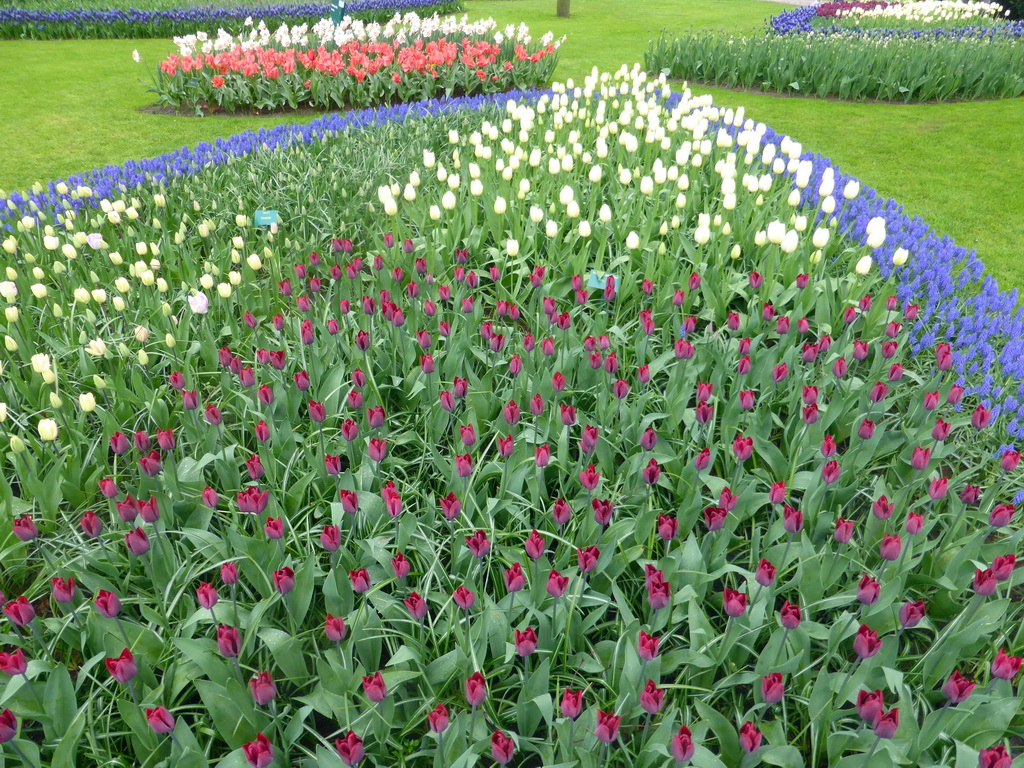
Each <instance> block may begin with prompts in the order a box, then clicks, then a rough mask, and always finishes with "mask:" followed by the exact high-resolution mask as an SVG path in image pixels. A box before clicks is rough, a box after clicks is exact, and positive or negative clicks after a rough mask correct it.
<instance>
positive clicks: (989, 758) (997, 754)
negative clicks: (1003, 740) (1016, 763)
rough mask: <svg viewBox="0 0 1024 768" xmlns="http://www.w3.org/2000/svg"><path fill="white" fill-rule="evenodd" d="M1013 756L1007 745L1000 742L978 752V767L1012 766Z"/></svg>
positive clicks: (1008, 767) (1002, 767)
mask: <svg viewBox="0 0 1024 768" xmlns="http://www.w3.org/2000/svg"><path fill="white" fill-rule="evenodd" d="M1012 765H1013V758H1012V757H1011V756H1010V753H1009V752H1007V751H1006V747H1004V746H1003V745H1002V744H998V745H996V746H994V747H990V748H989V749H983V750H981V751H980V752H979V753H978V768H1011V766H1012Z"/></svg>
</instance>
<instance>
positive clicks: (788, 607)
mask: <svg viewBox="0 0 1024 768" xmlns="http://www.w3.org/2000/svg"><path fill="white" fill-rule="evenodd" d="M801 621H803V614H802V612H801V610H800V606H799V605H793V604H792V603H791V602H789V600H786V601H785V602H784V603H783V604H782V608H781V609H780V610H779V623H780V624H782V626H783V627H785V628H786V629H796V628H797V627H799V626H800V622H801Z"/></svg>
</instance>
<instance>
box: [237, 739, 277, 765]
mask: <svg viewBox="0 0 1024 768" xmlns="http://www.w3.org/2000/svg"><path fill="white" fill-rule="evenodd" d="M242 752H243V754H244V755H245V759H246V761H248V763H249V765H251V766H252V768H267V766H268V765H270V764H271V763H272V762H274V748H273V747H272V746H271V745H270V740H269V739H268V738H267V737H266V736H264V735H263V734H262V733H259V734H256V740H255V741H250V742H249V743H247V744H244V745H242Z"/></svg>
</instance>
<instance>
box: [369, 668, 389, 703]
mask: <svg viewBox="0 0 1024 768" xmlns="http://www.w3.org/2000/svg"><path fill="white" fill-rule="evenodd" d="M363 690H364V691H365V692H366V698H368V699H369V700H370V701H372V702H374V703H375V704H376V703H379V702H381V701H384V699H386V698H387V696H388V689H387V686H386V685H385V684H384V678H383V677H382V676H381V674H380V672H374V673H373V674H372V675H370V676H369V677H365V676H364V677H363Z"/></svg>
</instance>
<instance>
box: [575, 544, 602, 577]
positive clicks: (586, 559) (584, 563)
mask: <svg viewBox="0 0 1024 768" xmlns="http://www.w3.org/2000/svg"><path fill="white" fill-rule="evenodd" d="M600 555H601V552H600V550H598V548H597V547H584V548H577V549H576V562H577V565H578V566H579V569H580V572H581V573H583V574H589V573H591V572H592V571H593V570H594V569H595V568H597V560H598V558H599V557H600Z"/></svg>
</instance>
